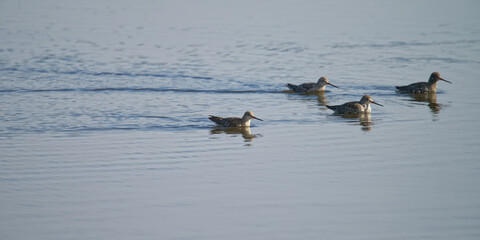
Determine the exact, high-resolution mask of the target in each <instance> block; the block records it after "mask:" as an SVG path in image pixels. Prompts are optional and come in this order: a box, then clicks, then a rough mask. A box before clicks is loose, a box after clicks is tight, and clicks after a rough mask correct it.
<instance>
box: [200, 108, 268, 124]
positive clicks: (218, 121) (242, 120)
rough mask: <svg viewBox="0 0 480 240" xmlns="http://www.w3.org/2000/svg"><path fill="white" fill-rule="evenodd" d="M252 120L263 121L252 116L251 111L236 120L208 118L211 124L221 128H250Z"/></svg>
mask: <svg viewBox="0 0 480 240" xmlns="http://www.w3.org/2000/svg"><path fill="white" fill-rule="evenodd" d="M252 118H255V119H257V120H260V121H263V120H262V119H260V118H257V117H255V116H253V113H252V112H251V111H246V112H245V113H244V114H243V117H242V118H237V117H228V118H222V117H216V116H212V115H209V117H208V119H210V120H211V121H212V122H214V123H216V124H217V125H219V126H222V127H250V120H252Z"/></svg>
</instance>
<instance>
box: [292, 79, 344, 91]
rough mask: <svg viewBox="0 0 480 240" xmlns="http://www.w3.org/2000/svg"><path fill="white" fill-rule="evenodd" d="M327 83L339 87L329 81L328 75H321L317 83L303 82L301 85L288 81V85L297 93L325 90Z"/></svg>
mask: <svg viewBox="0 0 480 240" xmlns="http://www.w3.org/2000/svg"><path fill="white" fill-rule="evenodd" d="M327 85H330V86H333V87H336V88H339V87H337V86H335V85H333V84H331V83H329V82H328V78H327V77H321V78H320V79H318V81H317V82H316V83H313V82H311V83H302V84H300V85H294V84H290V83H287V85H286V86H287V87H288V88H290V89H291V90H292V91H294V92H296V93H313V92H320V91H325V87H326V86H327Z"/></svg>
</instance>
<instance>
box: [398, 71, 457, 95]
mask: <svg viewBox="0 0 480 240" xmlns="http://www.w3.org/2000/svg"><path fill="white" fill-rule="evenodd" d="M439 80H442V81H445V82H448V83H451V82H450V81H447V80H445V79H443V78H441V77H440V73H438V72H433V73H432V74H431V75H430V79H428V82H417V83H412V84H410V85H406V86H396V88H397V89H398V91H400V92H407V93H428V92H436V91H437V82H438V81H439Z"/></svg>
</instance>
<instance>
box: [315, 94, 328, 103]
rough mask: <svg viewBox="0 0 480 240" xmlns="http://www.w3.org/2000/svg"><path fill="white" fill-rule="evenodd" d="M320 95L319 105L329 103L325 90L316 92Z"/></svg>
mask: <svg viewBox="0 0 480 240" xmlns="http://www.w3.org/2000/svg"><path fill="white" fill-rule="evenodd" d="M316 95H317V96H318V105H319V106H325V105H327V103H328V102H327V96H325V92H318V93H317V94H316Z"/></svg>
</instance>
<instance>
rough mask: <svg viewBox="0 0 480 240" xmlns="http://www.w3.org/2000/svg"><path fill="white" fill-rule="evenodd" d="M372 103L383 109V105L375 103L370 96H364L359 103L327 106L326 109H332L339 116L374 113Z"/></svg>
mask: <svg viewBox="0 0 480 240" xmlns="http://www.w3.org/2000/svg"><path fill="white" fill-rule="evenodd" d="M370 103H374V104H377V105H379V106H382V107H383V105H382V104H380V103H376V102H374V101H373V100H372V97H370V96H369V95H364V96H363V97H362V99H360V101H358V102H347V103H344V104H342V105H335V106H328V105H326V107H327V108H330V109H332V110H333V111H335V113H337V114H359V113H370V112H371V111H372V108H371V107H370Z"/></svg>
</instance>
